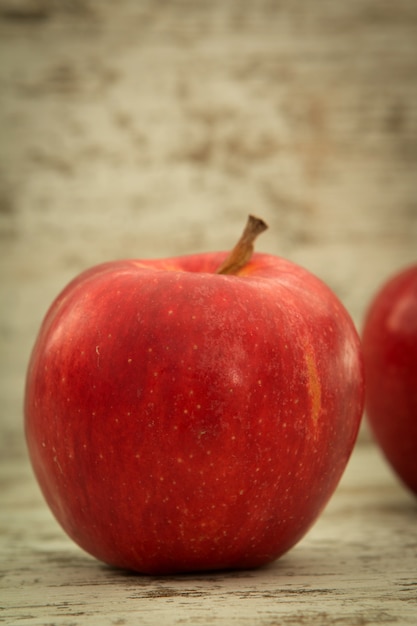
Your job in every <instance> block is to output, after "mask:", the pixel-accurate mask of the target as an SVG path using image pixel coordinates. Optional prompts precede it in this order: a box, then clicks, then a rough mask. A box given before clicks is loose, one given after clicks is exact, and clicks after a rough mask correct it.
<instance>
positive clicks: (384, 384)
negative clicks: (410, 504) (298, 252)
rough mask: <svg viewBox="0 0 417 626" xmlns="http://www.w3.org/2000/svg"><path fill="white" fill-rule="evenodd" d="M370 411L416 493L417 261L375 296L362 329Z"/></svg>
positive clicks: (390, 456)
mask: <svg viewBox="0 0 417 626" xmlns="http://www.w3.org/2000/svg"><path fill="white" fill-rule="evenodd" d="M362 343H363V354H364V363H365V378H366V415H367V420H368V423H369V424H370V427H371V430H372V432H373V434H374V436H375V439H376V441H377V442H378V444H379V445H380V447H381V449H382V451H383V452H384V455H385V457H386V458H387V460H388V462H389V463H390V465H391V466H392V468H393V469H394V470H395V472H396V474H397V475H398V476H399V478H400V479H401V480H402V482H403V483H404V484H405V485H407V486H408V488H409V489H411V490H412V491H413V492H414V494H416V495H417V265H414V266H411V267H407V268H405V269H403V270H400V271H399V272H397V273H396V274H395V275H394V276H391V277H390V278H389V279H388V280H387V281H386V282H385V283H384V284H383V285H382V286H381V288H380V289H379V291H378V292H377V293H376V295H375V296H374V298H373V299H372V301H371V303H370V306H369V309H368V311H367V314H366V317H365V321H364V328H363V333H362Z"/></svg>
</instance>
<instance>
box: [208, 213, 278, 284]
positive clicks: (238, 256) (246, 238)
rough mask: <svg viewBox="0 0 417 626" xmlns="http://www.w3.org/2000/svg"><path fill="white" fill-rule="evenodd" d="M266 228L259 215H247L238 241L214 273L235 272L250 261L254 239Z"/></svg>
mask: <svg viewBox="0 0 417 626" xmlns="http://www.w3.org/2000/svg"><path fill="white" fill-rule="evenodd" d="M267 228H268V225H267V224H266V223H265V222H264V221H263V220H261V219H260V218H259V217H255V216H254V215H249V217H248V221H247V223H246V226H245V229H244V231H243V233H242V235H241V237H240V239H239V241H238V242H237V244H236V245H235V247H234V248H233V250H232V251H231V252H230V254H229V255H228V257H227V258H226V260H225V261H224V262H223V263H222V264H221V265H220V267H219V268H218V269H217V270H216V274H237V273H238V272H239V270H241V269H242V267H244V266H245V265H246V264H247V263H248V262H249V261H250V258H251V256H252V254H253V244H254V242H255V239H256V238H257V236H258V235H260V234H261V233H263V232H264V230H266V229H267Z"/></svg>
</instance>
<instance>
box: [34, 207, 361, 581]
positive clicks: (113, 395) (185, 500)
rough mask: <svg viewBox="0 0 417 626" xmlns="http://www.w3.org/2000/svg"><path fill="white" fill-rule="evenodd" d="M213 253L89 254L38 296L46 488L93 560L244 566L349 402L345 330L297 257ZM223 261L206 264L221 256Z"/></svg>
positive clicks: (292, 539)
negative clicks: (91, 263)
mask: <svg viewBox="0 0 417 626" xmlns="http://www.w3.org/2000/svg"><path fill="white" fill-rule="evenodd" d="M264 227H265V225H264V224H263V223H262V222H261V221H260V220H257V219H255V218H251V219H250V220H249V222H248V227H247V229H246V230H245V233H244V235H243V237H242V238H241V240H240V241H239V242H238V244H237V246H236V247H235V249H234V250H233V251H232V253H231V255H230V256H229V257H227V259H226V261H225V257H226V254H225V253H220V252H218V253H207V254H196V255H190V256H185V257H179V258H170V259H165V260H126V261H115V262H110V263H105V264H103V265H99V266H98V267H94V268H92V269H90V270H88V271H86V272H84V273H83V274H81V275H80V276H78V277H77V278H75V280H74V281H73V282H71V283H70V284H69V285H68V286H67V287H66V288H65V289H64V290H63V292H62V293H61V294H60V295H59V296H58V298H57V299H56V300H55V302H54V303H53V304H52V306H51V308H50V310H49V312H48V313H47V315H46V317H45V320H44V322H43V324H42V327H41V329H40V332H39V336H38V338H37V341H36V344H35V346H34V349H33V353H32V357H31V360H30V364H29V368H28V373H27V386H26V398H25V415H26V424H25V425H26V437H27V443H28V447H29V452H30V457H31V460H32V464H33V468H34V471H35V473H36V476H37V478H38V481H39V483H40V486H41V488H42V491H43V493H44V496H45V498H46V500H47V502H48V504H49V506H50V508H51V509H52V511H53V513H54V515H55V516H56V518H57V520H58V521H59V522H60V523H61V525H62V526H63V528H64V529H65V530H66V532H67V533H68V534H69V535H70V537H72V539H73V540H74V541H75V542H77V543H78V544H79V545H80V546H81V547H82V548H84V549H85V550H86V551H87V552H89V553H91V554H92V555H94V556H95V557H97V558H98V559H101V560H102V561H104V562H106V563H109V564H112V565H114V566H118V567H121V568H127V569H130V570H135V571H138V572H143V573H174V572H183V571H196V570H210V569H223V568H249V567H255V566H260V565H262V564H265V563H267V562H269V561H272V560H274V559H275V558H277V557H278V556H280V555H281V554H282V553H284V552H285V551H287V550H288V549H289V548H291V547H292V546H293V545H294V544H295V543H296V542H298V541H299V540H300V538H301V537H302V536H303V535H304V534H305V533H306V532H307V530H308V529H309V527H310V526H311V525H312V523H313V522H314V521H315V520H316V518H317V517H318V515H319V513H320V512H321V511H322V509H323V507H324V506H325V504H326V503H327V501H328V499H329V498H330V496H331V494H332V493H333V491H334V490H335V488H336V485H337V484H338V481H339V479H340V477H341V475H342V473H343V470H344V468H345V466H346V463H347V461H348V458H349V456H350V454H351V451H352V448H353V445H354V442H355V439H356V436H357V432H358V427H359V423H360V419H361V415H362V409H363V371H362V357H361V351H360V345H359V338H358V335H357V333H356V331H355V329H354V326H353V323H352V321H351V319H350V317H349V315H348V313H347V312H346V310H345V309H344V307H343V306H342V304H341V303H340V302H339V300H338V299H337V298H336V296H335V295H334V294H333V293H332V292H331V291H330V290H329V288H328V287H326V286H325V285H324V284H323V283H322V282H321V281H320V280H319V279H318V278H316V277H314V276H313V275H312V274H310V273H309V272H307V271H306V270H304V269H302V268H300V267H298V266H296V265H294V264H293V263H291V262H289V261H286V260H284V259H282V258H278V257H276V256H271V255H267V254H254V255H253V256H252V257H251V252H252V241H253V239H254V238H255V236H256V234H257V232H258V231H257V228H259V229H260V230H262V228H264ZM220 265H221V266H222V267H221V268H220V269H219V266H220Z"/></svg>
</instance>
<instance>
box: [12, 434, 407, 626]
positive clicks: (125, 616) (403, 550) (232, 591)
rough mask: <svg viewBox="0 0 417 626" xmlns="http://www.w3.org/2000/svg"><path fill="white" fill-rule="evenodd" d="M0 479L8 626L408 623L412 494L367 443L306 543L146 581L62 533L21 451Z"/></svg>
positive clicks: (357, 451)
mask: <svg viewBox="0 0 417 626" xmlns="http://www.w3.org/2000/svg"><path fill="white" fill-rule="evenodd" d="M0 476H1V482H2V488H1V495H0V498H1V506H0V532H1V539H0V567H1V573H2V578H1V583H0V584H1V586H0V598H1V599H0V607H1V609H0V623H4V624H7V625H8V626H21V625H22V626H24V625H25V626H26V625H30V626H35V625H38V626H40V625H44V626H50V625H59V626H90V625H93V624H97V625H99V626H107V625H108V626H110V625H112V626H113V625H114V626H116V625H119V626H120V625H122V624H135V625H136V624H140V625H144V626H146V625H148V624H149V625H154V624H158V625H160V626H164V625H165V624H192V625H193V626H194V625H202V624H225V625H226V624H227V625H228V626H229V625H233V624H239V625H240V624H242V625H245V624H259V625H262V626H267V625H270V626H272V625H276V626H278V625H279V626H289V625H301V624H308V626H315V625H317V624H320V625H322V626H325V625H327V624H337V625H342V624H346V625H348V626H356V625H360V626H365V625H371V624H372V625H375V626H382V625H383V624H395V625H396V626H401V625H410V626H411V625H413V626H415V624H416V623H417V523H416V522H417V499H414V498H413V497H412V496H411V495H410V494H409V493H408V492H406V491H405V490H404V489H403V488H402V487H401V486H400V485H399V484H398V482H397V481H396V479H395V478H394V477H393V475H392V474H391V472H390V470H389V469H388V467H387V466H386V464H385V462H384V461H383V459H382V458H381V456H380V454H379V452H378V451H377V450H376V449H375V447H374V446H373V445H372V444H370V443H369V442H365V443H360V444H358V445H357V447H356V449H355V452H354V454H353V456H352V458H351V461H350V463H349V466H348V469H347V470H346V473H345V475H344V477H343V479H342V482H341V483H340V485H339V488H338V489H337V491H336V493H335V495H334V497H333V498H332V500H331V501H330V503H329V505H328V507H327V508H326V510H325V512H324V513H323V515H322V516H321V518H320V519H319V521H318V522H317V523H316V525H315V526H314V527H313V528H312V529H311V531H310V532H309V534H308V535H307V536H306V537H305V538H304V540H303V541H301V543H299V544H298V546H297V547H296V548H294V549H293V550H292V551H291V552H289V553H288V554H287V555H286V556H284V557H283V558H282V559H281V560H278V561H277V562H275V563H274V564H273V565H271V566H269V567H267V568H264V569H260V570H256V571H241V572H226V573H224V572H223V573H208V574H200V575H186V576H178V577H176V576H167V577H157V578H152V577H148V576H137V575H132V574H129V573H126V572H121V571H117V570H114V569H111V568H109V567H106V566H104V565H102V564H100V563H99V562H97V561H95V560H94V559H92V558H90V557H89V556H88V555H86V554H84V553H83V552H82V551H81V550H80V549H79V548H78V547H77V546H75V545H73V544H72V542H71V541H70V540H69V539H67V538H66V536H65V535H64V533H63V532H62V531H61V529H60V527H59V526H58V525H57V523H56V522H55V520H54V519H53V518H52V516H51V514H50V513H49V510H48V509H47V507H46V504H44V501H43V499H42V497H41V495H40V493H39V490H38V487H37V485H36V483H35V479H34V477H33V475H32V472H31V468H30V466H29V463H28V461H27V459H26V457H25V456H24V455H23V454H22V456H21V457H20V458H14V459H9V460H7V461H6V460H4V459H3V461H2V462H1V474H0Z"/></svg>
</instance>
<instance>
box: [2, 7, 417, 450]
mask: <svg viewBox="0 0 417 626" xmlns="http://www.w3.org/2000/svg"><path fill="white" fill-rule="evenodd" d="M416 41H417V4H416V3H415V2H414V1H413V0H397V1H396V2H388V1H385V0H349V2H334V1H333V0H320V1H319V2H310V1H309V0H304V1H303V0H302V1H300V2H291V1H290V0H280V1H278V0H277V1H273V0H260V1H257V2H252V1H249V0H244V1H238V2H227V1H225V2H224V1H223V0H212V1H211V2H199V1H197V0H195V1H186V0H173V1H172V2H154V1H152V0H148V1H141V0H139V1H135V0H119V1H118V2H111V1H110V0H108V1H105V0H103V1H93V0H90V1H83V0H62V1H59V2H58V1H55V2H54V1H53V0H37V1H36V0H0V137H1V139H0V237H1V239H0V246H1V247H0V264H1V265H0V272H1V313H0V314H1V320H0V321H1V329H0V332H1V335H0V341H1V344H0V346H1V372H0V392H1V406H2V409H1V411H2V413H1V418H0V419H1V424H2V431H3V433H4V434H3V442H4V441H5V442H6V444H7V445H8V447H9V448H10V446H11V443H12V442H13V441H14V440H18V441H20V440H21V399H22V390H23V381H24V373H25V367H26V363H27V359H28V356H29V351H30V348H31V346H32V343H33V341H34V338H35V334H36V331H37V329H38V327H39V324H40V322H41V319H42V316H43V315H44V313H45V310H46V308H47V306H48V305H49V304H50V302H51V300H52V298H53V297H54V296H55V295H56V293H57V292H58V291H59V290H60V289H61V288H62V287H63V285H64V284H65V283H66V282H67V281H68V280H69V279H70V278H72V277H73V276H74V275H75V274H76V273H78V272H79V271H81V270H82V269H84V268H86V267H88V266H89V265H92V264H95V263H98V262H101V261H104V260H109V259H111V258H116V257H158V256H168V255H174V254H183V253H188V252H196V251H204V250H215V249H228V248H230V247H231V246H232V245H233V243H234V241H235V239H236V237H237V235H238V234H239V233H240V231H241V228H242V226H243V224H244V222H245V220H246V215H247V214H248V213H249V212H253V213H255V214H258V215H260V216H262V217H263V218H264V219H265V220H266V221H267V222H268V223H269V226H270V229H269V231H268V232H267V233H265V234H264V235H263V236H262V238H261V239H260V240H259V242H258V245H257V249H258V250H260V251H268V252H271V253H275V254H280V255H283V256H286V257H288V258H291V259H292V260H294V261H296V262H298V263H300V264H302V265H305V266H306V267H307V268H308V269H310V270H311V271H312V272H314V273H316V274H318V275H319V276H320V277H321V278H323V279H324V280H325V281H326V282H327V283H328V284H329V285H330V286H331V287H332V288H333V289H334V290H335V292H336V293H337V294H338V295H339V297H340V298H341V299H342V301H343V302H344V304H345V305H346V306H347V308H348V309H349V310H350V312H351V314H352V316H353V319H354V321H355V323H356V324H357V325H358V328H359V327H360V325H361V323H362V319H363V314H364V310H365V308H366V305H367V303H368V301H369V298H370V297H371V295H372V293H373V292H375V290H376V288H377V287H378V286H379V284H380V283H381V282H382V281H383V280H384V279H385V278H386V277H387V276H388V275H389V274H391V273H392V272H394V271H396V270H397V269H399V268H401V267H403V266H405V265H407V264H409V263H411V262H415V261H416V258H417V250H416V248H417V246H416V239H417V200H416V197H417V194H416V175H417V171H416V165H417V105H416V102H417V44H416ZM8 442H9V443H8Z"/></svg>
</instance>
